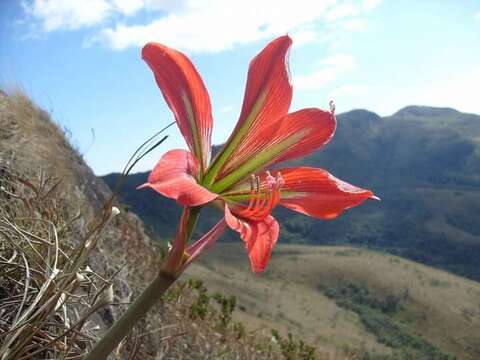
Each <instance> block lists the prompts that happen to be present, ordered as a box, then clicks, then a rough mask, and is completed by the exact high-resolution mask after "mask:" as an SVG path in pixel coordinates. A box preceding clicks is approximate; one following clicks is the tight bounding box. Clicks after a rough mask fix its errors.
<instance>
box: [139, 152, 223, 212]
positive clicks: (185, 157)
mask: <svg viewBox="0 0 480 360" xmlns="http://www.w3.org/2000/svg"><path fill="white" fill-rule="evenodd" d="M197 173H198V164H197V161H196V159H195V157H194V156H193V155H192V154H191V153H190V152H188V151H186V150H181V149H177V150H171V151H169V152H167V153H165V154H164V155H163V156H162V158H161V159H160V161H159V162H158V163H157V165H156V166H155V168H154V169H153V170H152V172H151V173H150V175H149V177H148V180H147V182H146V183H145V184H143V185H141V186H140V188H143V187H149V188H152V189H153V190H155V191H157V192H159V193H160V194H162V195H164V196H166V197H169V198H171V199H175V200H177V202H178V203H179V204H181V205H184V206H198V205H202V204H205V203H208V202H210V201H212V200H214V199H215V198H216V197H217V196H218V195H217V194H214V193H212V192H210V191H208V190H207V189H206V188H204V187H203V186H201V185H199V184H198V183H197V181H196V179H195V177H194V174H197Z"/></svg>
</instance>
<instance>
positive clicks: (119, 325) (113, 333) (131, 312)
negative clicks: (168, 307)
mask: <svg viewBox="0 0 480 360" xmlns="http://www.w3.org/2000/svg"><path fill="white" fill-rule="evenodd" d="M175 280H176V277H175V276H174V275H172V274H170V273H168V272H166V271H164V270H163V269H162V270H160V271H159V273H158V275H157V276H156V277H155V279H154V280H153V281H152V282H151V283H150V285H148V287H147V288H146V289H145V290H144V291H143V292H142V294H141V295H140V296H139V297H138V298H137V299H136V300H135V302H134V303H133V304H131V305H130V306H129V308H128V309H127V311H126V312H125V313H124V314H123V315H122V316H121V317H120V319H118V320H117V321H115V323H114V324H113V325H112V327H111V328H110V329H108V331H107V333H106V334H105V335H104V337H103V338H102V339H101V340H100V341H99V342H98V343H97V344H96V345H95V347H94V348H93V349H92V351H90V353H89V354H88V355H87V357H86V358H85V360H99V359H106V358H107V357H108V355H109V354H110V353H111V352H112V351H113V350H114V349H115V347H116V346H117V345H118V344H119V343H120V341H122V340H123V339H124V338H125V337H126V336H127V335H128V334H129V333H130V331H131V330H132V328H133V326H134V325H135V324H136V323H137V322H138V321H139V320H140V319H141V318H143V317H144V316H145V314H146V313H147V312H148V311H149V310H150V309H151V308H152V307H153V305H155V304H156V303H157V301H158V300H159V299H160V298H161V297H162V296H163V294H164V293H165V292H166V291H167V290H168V288H169V287H170V286H171V285H172V284H173V283H174V282H175Z"/></svg>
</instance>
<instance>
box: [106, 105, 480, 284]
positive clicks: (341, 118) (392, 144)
mask: <svg viewBox="0 0 480 360" xmlns="http://www.w3.org/2000/svg"><path fill="white" fill-rule="evenodd" d="M337 120H338V129H337V132H336V134H335V136H334V137H333V139H332V141H331V142H330V143H329V144H328V145H327V146H325V148H324V149H322V150H320V151H317V152H316V153H314V154H312V155H310V156H309V157H306V158H304V159H300V160H298V161H295V162H293V163H292V164H295V165H304V166H315V167H321V168H324V169H327V170H328V171H330V172H331V173H333V174H334V175H336V176H338V177H340V178H341V179H345V180H347V181H349V182H351V183H352V184H355V185H358V186H361V187H364V188H367V189H372V190H373V191H374V192H375V193H376V194H377V195H378V196H379V197H380V198H381V199H382V201H381V202H380V203H378V202H367V203H366V204H364V205H362V206H360V207H358V208H355V209H354V210H352V211H348V212H347V213H346V214H345V215H343V216H341V217H340V218H338V219H336V220H333V221H318V220H316V219H311V218H307V217H305V216H303V215H299V214H296V213H293V212H290V211H288V210H284V209H279V210H277V211H276V216H277V218H278V219H279V222H280V224H281V227H282V229H281V235H280V241H281V242H282V243H297V244H298V243H302V244H305V243H306V244H317V245H318V244H323V245H328V244H330V245H332V244H339V245H355V246H361V247H369V248H373V249H382V250H386V251H389V252H391V253H393V254H397V255H401V256H404V257H407V258H410V259H412V260H415V261H419V262H422V263H425V264H428V265H433V266H435V267H439V268H443V269H446V270H449V271H451V272H454V273H456V274H460V275H462V276H467V277H469V278H471V279H476V280H480V222H479V221H478V214H479V213H480V116H477V115H473V114H464V113H461V112H458V111H456V110H453V109H448V108H432V107H422V106H409V107H406V108H404V109H402V110H400V111H399V112H397V113H396V114H394V115H392V116H389V117H384V118H381V117H379V116H378V115H376V114H374V113H372V112H369V111H366V110H354V111H350V112H347V113H344V114H340V115H338V117H337ZM147 176H148V173H139V174H133V175H131V176H130V177H129V179H128V180H127V184H126V187H125V192H124V193H123V194H122V197H123V199H124V201H125V203H126V204H128V205H129V206H130V208H131V209H132V210H133V211H135V212H136V213H137V214H138V215H139V216H140V217H141V218H142V219H143V220H144V222H145V223H146V225H147V227H148V228H149V229H151V230H152V231H153V232H154V233H156V234H158V235H159V236H164V237H168V236H170V235H171V234H172V228H171V227H170V226H169V225H170V223H169V219H171V217H172V216H177V214H178V209H177V207H176V206H175V204H174V203H173V202H172V201H169V200H168V199H165V198H163V197H161V196H159V195H157V194H155V193H154V192H153V191H151V190H148V189H143V190H141V191H137V190H136V187H137V186H138V185H140V184H142V183H144V182H145V180H146V178H147ZM117 178H118V175H116V174H110V175H107V176H105V177H104V180H105V181H106V183H107V184H109V185H112V184H113V183H115V181H116V179H117ZM215 216H217V215H215V213H214V212H206V214H205V216H204V217H203V221H202V224H204V230H205V229H206V228H207V227H208V226H209V225H210V224H211V223H213V221H214V218H215ZM232 239H233V237H231V236H230V237H229V236H227V237H224V240H232Z"/></svg>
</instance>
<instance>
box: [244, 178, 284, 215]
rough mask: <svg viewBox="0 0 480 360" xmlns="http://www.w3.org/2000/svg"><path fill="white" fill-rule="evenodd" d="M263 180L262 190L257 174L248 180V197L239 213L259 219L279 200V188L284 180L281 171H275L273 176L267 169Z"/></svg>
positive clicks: (270, 210)
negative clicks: (246, 202) (245, 204)
mask: <svg viewBox="0 0 480 360" xmlns="http://www.w3.org/2000/svg"><path fill="white" fill-rule="evenodd" d="M265 175H266V176H265V180H264V181H265V182H264V184H265V183H266V184H265V185H266V187H264V189H263V191H262V189H261V181H260V177H259V176H253V175H252V177H251V182H250V199H249V202H248V205H247V207H246V208H245V209H243V210H242V211H241V212H240V215H243V216H245V217H248V218H250V219H253V220H258V221H261V220H263V219H265V218H266V217H267V216H268V215H269V214H270V213H271V212H272V210H273V208H274V207H275V206H276V205H277V204H278V202H279V200H280V188H281V187H282V186H283V185H284V184H285V180H284V179H283V177H282V174H281V173H279V172H278V173H277V174H276V177H273V176H272V174H271V173H270V172H269V171H266V172H265Z"/></svg>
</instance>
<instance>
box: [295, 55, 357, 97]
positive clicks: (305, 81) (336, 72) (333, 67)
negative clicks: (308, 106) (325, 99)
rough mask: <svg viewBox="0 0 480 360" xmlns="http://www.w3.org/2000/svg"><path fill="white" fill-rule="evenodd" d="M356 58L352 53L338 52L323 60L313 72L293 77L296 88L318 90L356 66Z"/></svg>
mask: <svg viewBox="0 0 480 360" xmlns="http://www.w3.org/2000/svg"><path fill="white" fill-rule="evenodd" d="M355 66H356V64H355V59H354V58H353V56H352V55H350V54H338V55H334V56H331V57H328V58H326V59H324V60H322V61H321V62H320V63H319V64H318V68H317V69H316V70H315V71H313V72H312V73H311V74H307V75H298V76H295V77H294V78H293V84H294V86H295V89H296V90H305V91H311V90H318V89H321V88H323V87H324V86H325V85H327V84H329V83H331V82H332V81H333V80H335V79H336V78H338V77H339V76H340V75H342V74H343V73H346V72H349V71H351V70H353V69H354V68H355Z"/></svg>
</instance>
